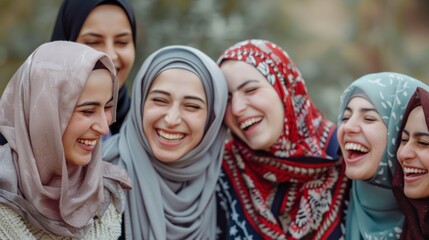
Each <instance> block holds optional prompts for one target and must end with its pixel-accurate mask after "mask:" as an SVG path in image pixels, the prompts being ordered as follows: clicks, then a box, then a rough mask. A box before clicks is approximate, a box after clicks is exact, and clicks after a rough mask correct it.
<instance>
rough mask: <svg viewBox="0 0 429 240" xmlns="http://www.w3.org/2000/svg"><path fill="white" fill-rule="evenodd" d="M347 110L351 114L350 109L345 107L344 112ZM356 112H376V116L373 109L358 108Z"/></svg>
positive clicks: (375, 110)
mask: <svg viewBox="0 0 429 240" xmlns="http://www.w3.org/2000/svg"><path fill="white" fill-rule="evenodd" d="M347 110H348V111H350V112H353V111H352V109H351V108H350V107H346V109H345V110H344V111H347ZM358 110H359V111H358V112H362V113H366V112H376V113H377V114H378V111H377V109H375V108H359V109H358Z"/></svg>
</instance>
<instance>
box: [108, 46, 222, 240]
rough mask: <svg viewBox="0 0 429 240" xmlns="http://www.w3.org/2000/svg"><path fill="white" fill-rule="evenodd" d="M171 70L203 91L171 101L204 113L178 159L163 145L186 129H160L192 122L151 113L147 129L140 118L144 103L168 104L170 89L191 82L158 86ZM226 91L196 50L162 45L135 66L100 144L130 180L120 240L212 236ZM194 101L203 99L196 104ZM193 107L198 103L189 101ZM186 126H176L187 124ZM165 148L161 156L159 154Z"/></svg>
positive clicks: (177, 140) (146, 114) (169, 80)
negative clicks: (121, 116) (127, 92)
mask: <svg viewBox="0 0 429 240" xmlns="http://www.w3.org/2000/svg"><path fill="white" fill-rule="evenodd" d="M171 70H174V71H175V72H181V73H183V70H184V71H185V73H186V74H188V75H187V76H189V79H190V78H193V77H195V78H198V79H199V80H200V81H201V83H202V87H201V89H204V91H203V94H202V95H204V92H205V96H204V97H202V98H201V99H200V97H198V95H195V96H194V95H192V94H194V92H191V93H189V94H190V95H191V96H190V95H189V94H188V95H185V96H184V98H183V99H185V100H181V101H178V103H179V104H177V105H178V106H180V107H179V108H178V109H179V110H180V111H183V112H186V111H190V113H195V112H198V111H199V110H201V108H206V110H207V114H206V115H207V117H206V118H204V120H203V121H199V124H202V128H201V132H202V137H201V140H199V142H198V144H197V145H196V146H195V147H194V148H192V149H188V150H187V151H184V152H183V155H182V156H180V157H178V159H176V158H173V157H171V156H172V155H174V154H175V153H177V151H168V148H175V147H177V146H180V145H181V144H182V142H181V140H182V139H185V138H187V135H193V134H190V133H189V132H186V131H185V130H168V129H167V127H165V126H166V125H167V123H166V122H167V121H175V124H181V123H183V122H186V121H192V119H185V118H184V117H183V115H180V113H179V112H180V111H179V110H177V111H173V112H171V113H168V114H166V115H165V116H163V118H159V120H158V122H156V124H158V125H157V126H156V127H153V128H148V127H147V126H148V123H147V122H148V119H150V118H153V117H154V114H155V113H154V112H153V111H149V109H150V108H149V107H148V106H152V105H154V106H155V107H159V108H164V107H167V106H170V105H174V104H173V103H174V101H175V100H174V96H175V94H176V92H181V91H182V90H183V89H188V88H190V87H191V86H190V85H189V84H188V85H186V86H178V87H177V88H175V89H171V88H170V90H169V91H167V90H165V89H167V88H168V87H169V86H170V87H171V85H173V84H174V82H175V81H176V82H177V81H179V80H180V78H181V77H180V76H179V75H177V74H176V75H168V74H167V73H172V71H171ZM166 76H167V77H166ZM186 79H187V80H189V79H188V78H186ZM161 80H162V81H164V83H166V84H164V85H162V86H163V87H166V88H165V89H164V88H158V87H155V86H158V85H157V84H159V81H161ZM180 81H181V80H180ZM200 81H197V82H198V83H199V82H200ZM201 83H199V84H200V85H201ZM159 86H161V85H159ZM153 88H155V89H153ZM227 92H228V90H227V85H226V82H225V79H224V77H223V74H222V72H221V71H220V69H219V67H218V66H217V65H216V63H215V62H214V61H213V60H212V59H210V58H209V57H208V56H207V55H205V54H204V53H202V52H201V51H199V50H197V49H194V48H191V47H186V46H169V47H165V48H162V49H160V50H158V51H156V52H155V53H153V54H152V55H151V56H149V57H148V58H147V59H146V61H145V62H144V63H143V65H142V67H141V69H140V71H139V73H138V74H137V77H136V79H135V80H134V86H133V93H132V99H131V109H130V112H129V114H128V116H127V118H126V120H125V122H124V124H123V125H122V128H121V130H120V132H119V134H117V135H115V136H113V137H111V138H110V139H108V141H107V142H106V143H105V144H104V145H103V155H104V158H103V160H106V161H109V162H112V163H115V164H119V165H121V166H123V167H124V168H125V169H126V170H127V171H128V174H129V175H130V178H131V180H132V183H133V190H132V191H129V192H128V195H127V203H128V206H127V208H126V210H125V215H124V223H125V237H126V238H127V239H214V238H215V231H216V206H215V204H216V203H215V195H214V192H215V186H216V182H217V180H218V177H219V174H220V169H221V160H222V156H223V144H224V141H225V137H226V130H225V128H224V126H223V116H224V112H225V109H226V103H227ZM200 100H202V101H200ZM183 101H185V102H184V103H183ZM188 101H190V102H188ZM201 102H205V104H203V105H204V106H202V105H201ZM198 104H200V106H196V105H198ZM195 107H198V108H195ZM188 123H189V122H188ZM188 123H186V125H184V126H183V128H182V129H186V128H188V129H191V130H192V128H195V126H193V125H191V124H188ZM154 125H155V124H154ZM171 125H173V123H171ZM154 142H155V143H154ZM160 149H161V150H160ZM165 149H167V150H165ZM164 150H165V151H164ZM159 153H162V154H164V153H165V154H164V155H162V154H159ZM167 153H168V154H170V155H168V156H169V157H166V156H167Z"/></svg>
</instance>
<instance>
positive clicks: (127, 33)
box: [82, 32, 132, 38]
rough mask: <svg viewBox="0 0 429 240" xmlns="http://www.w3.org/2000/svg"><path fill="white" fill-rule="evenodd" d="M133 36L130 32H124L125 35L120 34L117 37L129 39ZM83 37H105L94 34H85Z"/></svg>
mask: <svg viewBox="0 0 429 240" xmlns="http://www.w3.org/2000/svg"><path fill="white" fill-rule="evenodd" d="M131 35H132V34H131V33H130V32H124V33H120V34H117V35H115V37H128V36H131ZM82 36H93V37H98V38H101V37H103V35H101V34H98V33H94V32H88V33H84V34H82Z"/></svg>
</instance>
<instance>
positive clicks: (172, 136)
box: [158, 130, 185, 140]
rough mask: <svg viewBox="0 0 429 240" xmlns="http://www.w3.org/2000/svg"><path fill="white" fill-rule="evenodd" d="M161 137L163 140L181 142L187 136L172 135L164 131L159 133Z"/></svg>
mask: <svg viewBox="0 0 429 240" xmlns="http://www.w3.org/2000/svg"><path fill="white" fill-rule="evenodd" d="M158 134H159V136H161V137H162V138H165V139H167V140H180V139H183V138H184V137H185V134H180V133H177V134H171V133H166V132H164V131H162V130H159V131H158Z"/></svg>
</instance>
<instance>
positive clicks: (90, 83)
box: [79, 69, 113, 100]
mask: <svg viewBox="0 0 429 240" xmlns="http://www.w3.org/2000/svg"><path fill="white" fill-rule="evenodd" d="M112 89H113V80H112V76H111V75H110V72H109V71H108V70H107V69H97V70H93V71H92V72H91V73H90V74H89V76H88V80H87V81H86V83H85V86H84V88H83V90H82V93H81V94H80V98H79V99H82V98H99V100H103V99H107V100H109V99H110V98H111V97H112V93H113V90H112Z"/></svg>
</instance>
